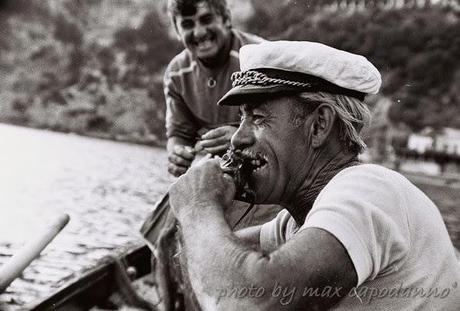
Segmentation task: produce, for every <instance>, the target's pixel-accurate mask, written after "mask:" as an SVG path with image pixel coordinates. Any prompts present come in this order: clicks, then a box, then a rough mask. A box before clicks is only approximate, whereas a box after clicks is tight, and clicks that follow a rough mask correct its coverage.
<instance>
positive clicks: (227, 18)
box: [222, 9, 232, 29]
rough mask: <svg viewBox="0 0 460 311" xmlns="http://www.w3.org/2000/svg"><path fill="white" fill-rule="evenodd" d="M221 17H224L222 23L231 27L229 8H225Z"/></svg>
mask: <svg viewBox="0 0 460 311" xmlns="http://www.w3.org/2000/svg"><path fill="white" fill-rule="evenodd" d="M222 18H223V19H224V25H225V26H227V27H228V28H229V29H230V28H232V15H231V14H230V10H229V9H225V14H224V15H223V16H222Z"/></svg>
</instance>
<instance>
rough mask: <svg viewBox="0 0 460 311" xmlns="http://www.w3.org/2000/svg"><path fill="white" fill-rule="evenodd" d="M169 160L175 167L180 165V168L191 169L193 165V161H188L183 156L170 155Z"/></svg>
mask: <svg viewBox="0 0 460 311" xmlns="http://www.w3.org/2000/svg"><path fill="white" fill-rule="evenodd" d="M168 160H169V162H171V163H173V164H175V165H179V166H185V167H189V166H190V165H191V164H192V160H188V159H185V158H183V157H181V156H178V155H176V154H170V155H169V156H168Z"/></svg>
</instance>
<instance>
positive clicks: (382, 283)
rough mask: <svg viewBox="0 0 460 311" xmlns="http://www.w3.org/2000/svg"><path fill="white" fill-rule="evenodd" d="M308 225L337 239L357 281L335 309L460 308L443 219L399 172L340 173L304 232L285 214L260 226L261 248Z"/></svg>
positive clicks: (459, 274) (364, 169)
mask: <svg viewBox="0 0 460 311" xmlns="http://www.w3.org/2000/svg"><path fill="white" fill-rule="evenodd" d="M309 227H315V228H321V229H323V230H326V231H328V232H329V233H331V234H332V235H334V236H335V237H336V238H337V240H339V241H340V242H341V243H342V244H343V246H344V247H345V249H346V250H347V252H348V255H349V256H350V258H351V260H352V262H353V265H354V267H355V270H356V273H357V276H358V284H357V286H356V287H355V288H354V289H353V290H352V291H351V292H350V293H348V295H347V296H346V297H344V298H343V299H342V300H341V302H340V303H339V304H338V305H337V306H336V307H335V310H452V311H454V310H456V311H458V310H460V263H459V262H458V260H457V258H456V255H455V249H454V247H453V245H452V242H451V240H450V238H449V235H448V233H447V229H446V227H445V225H444V222H443V220H442V217H441V214H440V213H439V210H438V209H437V207H436V206H435V205H434V204H433V202H432V201H431V200H430V199H429V198H428V197H427V196H426V195H425V194H424V193H423V192H421V191H420V190H419V189H418V188H417V187H415V186H414V185H413V184H412V183H410V182H409V181H408V180H407V179H406V178H405V177H403V176H402V175H401V174H399V173H397V172H394V171H392V170H389V169H387V168H384V167H382V166H378V165H372V164H363V165H358V166H354V167H350V168H346V169H344V170H343V171H341V172H340V173H338V174H337V175H336V176H334V178H332V180H331V181H330V182H329V183H328V184H327V185H326V186H325V187H324V189H323V190H322V191H321V192H320V194H319V195H318V197H317V198H316V200H315V202H314V204H313V207H312V209H311V211H310V212H309V213H308V215H307V217H306V220H305V223H304V225H303V226H302V227H300V228H298V227H297V226H296V223H295V221H294V219H293V218H292V217H291V216H290V214H289V213H288V212H287V210H283V211H281V212H280V213H279V214H278V215H277V217H276V218H275V219H273V220H272V221H271V222H268V223H266V224H264V225H263V226H262V229H261V234H260V242H261V247H262V249H264V250H266V251H273V250H274V249H276V248H278V247H279V246H281V245H282V244H283V243H285V242H286V241H287V240H289V239H290V238H292V237H293V236H294V235H295V234H296V233H298V232H299V231H301V230H303V229H305V228H309ZM331 264H334V263H331Z"/></svg>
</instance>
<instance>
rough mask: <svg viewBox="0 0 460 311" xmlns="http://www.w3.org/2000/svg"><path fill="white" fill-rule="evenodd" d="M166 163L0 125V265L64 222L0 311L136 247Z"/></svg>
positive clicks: (160, 153) (137, 152) (120, 146)
mask: <svg viewBox="0 0 460 311" xmlns="http://www.w3.org/2000/svg"><path fill="white" fill-rule="evenodd" d="M166 164H167V157H166V151H165V150H164V149H162V148H152V147H146V146H138V145H131V144H124V143H117V142H112V141H105V140H99V139H93V138H85V137H80V136H76V135H72V134H62V133H54V132H49V131H43V130H35V129H28V128H21V127H16V126H10V125H1V124H0V265H1V264H2V263H4V262H5V261H6V260H7V259H8V258H9V256H10V255H11V254H12V253H14V252H15V251H16V250H17V249H19V248H20V247H21V246H22V245H23V244H24V243H26V242H27V241H29V240H31V239H32V238H33V237H34V236H35V235H36V234H37V232H40V231H41V230H42V229H43V228H45V227H46V226H47V225H48V224H49V223H50V222H52V221H53V219H55V217H56V216H57V215H59V214H61V213H67V214H69V215H70V217H71V220H70V222H69V224H68V225H67V227H66V228H65V229H64V230H63V232H61V234H60V235H59V236H58V237H57V238H56V239H55V240H54V241H53V242H52V243H51V244H50V245H49V246H48V248H47V249H46V250H45V251H44V252H43V253H42V256H41V257H40V258H39V259H38V260H36V261H35V262H34V263H33V264H32V265H31V266H30V267H28V268H27V269H26V270H25V272H24V274H23V276H22V277H21V278H19V279H17V280H15V281H14V282H13V283H12V285H11V286H10V287H9V288H8V290H7V292H6V293H5V294H3V295H1V296H0V309H1V310H6V309H8V310H13V309H14V308H13V305H23V304H25V303H29V302H30V301H32V300H34V299H37V297H44V296H46V295H48V294H49V293H50V292H52V291H53V290H55V289H56V288H57V287H59V286H60V285H62V282H63V281H65V280H68V279H69V278H72V277H74V276H75V275H77V274H78V272H79V271H81V270H82V269H85V268H87V267H90V266H92V265H95V264H96V262H97V261H98V260H99V259H101V258H103V257H104V256H106V255H108V254H110V253H112V252H113V249H115V248H118V247H120V246H126V245H127V244H130V243H136V242H138V241H139V240H140V234H139V232H138V230H139V228H140V225H141V223H142V221H143V219H144V217H145V215H146V214H147V212H148V211H149V210H151V209H152V207H153V205H154V203H155V202H156V200H157V199H159V198H160V196H161V195H162V194H163V193H165V191H166V190H167V188H168V185H169V184H170V183H171V182H172V180H173V179H172V177H170V176H169V174H167V172H166Z"/></svg>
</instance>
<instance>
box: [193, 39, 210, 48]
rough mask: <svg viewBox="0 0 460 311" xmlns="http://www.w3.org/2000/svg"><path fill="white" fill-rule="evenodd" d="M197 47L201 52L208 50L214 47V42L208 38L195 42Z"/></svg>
mask: <svg viewBox="0 0 460 311" xmlns="http://www.w3.org/2000/svg"><path fill="white" fill-rule="evenodd" d="M195 45H196V47H197V48H198V49H200V50H207V49H210V48H212V47H213V46H214V40H212V39H211V38H207V39H205V40H200V41H199V42H195Z"/></svg>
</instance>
